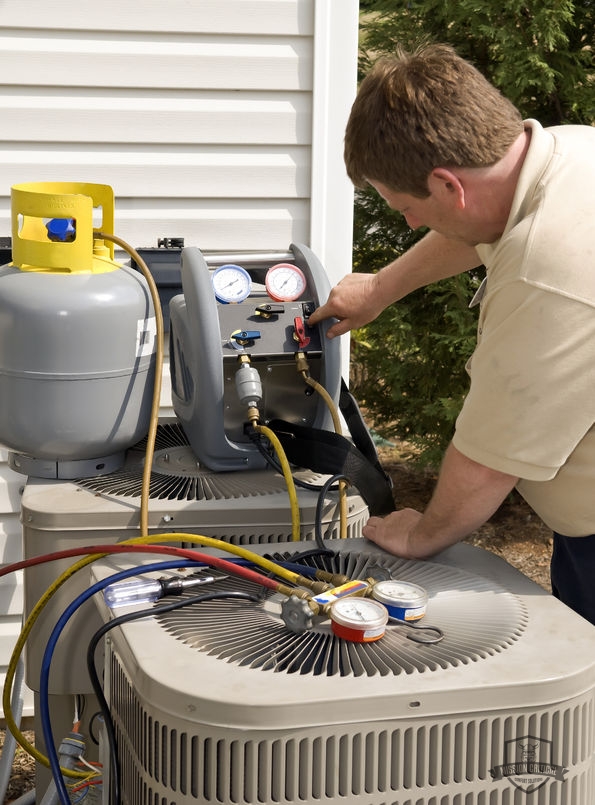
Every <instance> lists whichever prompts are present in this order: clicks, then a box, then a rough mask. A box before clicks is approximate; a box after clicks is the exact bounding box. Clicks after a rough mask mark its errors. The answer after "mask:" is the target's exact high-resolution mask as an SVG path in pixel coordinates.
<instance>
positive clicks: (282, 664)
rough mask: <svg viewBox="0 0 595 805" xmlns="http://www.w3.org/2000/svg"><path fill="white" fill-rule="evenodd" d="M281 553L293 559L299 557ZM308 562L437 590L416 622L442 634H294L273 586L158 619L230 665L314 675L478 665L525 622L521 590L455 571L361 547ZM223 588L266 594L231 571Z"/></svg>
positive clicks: (318, 627) (323, 629) (393, 627)
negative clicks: (438, 637)
mask: <svg viewBox="0 0 595 805" xmlns="http://www.w3.org/2000/svg"><path fill="white" fill-rule="evenodd" d="M283 556H284V558H286V559H288V560H292V556H293V557H295V554H291V553H286V554H284V555H283ZM276 558H277V560H280V557H276ZM306 561H307V562H308V564H310V565H315V566H319V567H323V568H324V569H327V570H332V571H334V572H337V573H344V574H345V575H347V576H349V577H351V578H367V577H368V576H370V575H373V574H374V573H375V572H376V573H377V572H378V570H379V568H382V569H383V570H385V571H388V573H390V575H391V576H392V577H393V578H396V579H400V580H402V581H410V582H413V583H415V584H418V585H420V586H422V587H424V588H425V589H426V590H427V592H428V595H429V604H428V612H427V615H426V617H425V619H424V620H423V621H421V622H420V623H419V624H418V625H420V626H421V625H423V626H430V625H431V626H435V627H439V628H440V629H441V630H442V631H443V632H444V635H445V636H444V639H443V640H442V641H441V642H438V643H433V644H420V643H418V642H414V641H412V640H411V639H409V638H410V635H411V634H412V633H411V627H407V626H403V625H398V624H389V627H388V629H387V631H386V634H385V635H384V637H382V638H381V639H380V640H378V641H376V642H373V643H365V644H360V643H351V642H348V641H346V640H342V639H340V638H338V637H336V636H335V635H334V634H333V633H332V631H331V628H330V623H329V621H328V620H321V621H320V622H316V623H315V625H314V627H313V628H312V629H311V630H309V631H306V632H304V633H302V634H295V633H293V632H291V631H289V630H288V629H287V627H286V626H285V624H284V623H283V621H282V620H281V617H280V615H279V614H277V613H278V607H277V608H276V607H275V606H274V603H275V598H274V596H273V597H271V595H270V593H269V591H266V593H265V594H263V595H262V598H261V601H260V602H258V603H256V602H254V603H253V602H250V601H247V600H239V599H236V600H233V599H221V600H214V601H209V602H202V603H200V604H194V605H190V606H188V607H186V608H183V609H179V610H176V611H174V612H171V613H166V614H162V615H159V616H158V620H159V622H160V624H161V625H162V627H163V628H164V629H166V630H167V631H168V632H169V633H170V634H171V635H173V636H174V637H176V638H177V639H178V640H181V641H182V642H184V643H186V644H187V645H189V646H191V647H193V648H195V649H197V650H198V651H202V652H207V653H208V654H209V655H212V656H216V657H218V658H219V659H221V660H224V661H226V662H228V663H234V664H237V665H240V666H245V667H250V668H254V669H260V670H262V671H263V672H267V671H269V672H276V673H292V674H307V675H314V676H319V675H324V676H335V675H340V676H346V675H353V676H374V675H382V676H386V675H389V674H393V675H399V674H413V673H423V672H427V671H436V670H438V669H440V668H448V667H452V666H458V665H461V664H467V663H469V662H476V661H478V660H481V659H484V658H487V657H489V656H490V655H493V654H495V653H497V652H501V651H504V650H505V649H506V648H507V647H508V646H510V645H511V644H512V643H514V642H515V641H516V640H518V639H519V637H520V636H521V634H522V633H523V631H524V629H525V626H526V622H527V616H526V613H525V610H524V607H523V605H522V603H521V601H520V600H519V599H518V598H517V597H516V596H515V595H513V594H511V593H509V592H508V591H506V590H505V589H504V588H500V587H499V586H498V585H497V584H495V583H494V582H492V581H489V582H488V581H487V580H485V579H483V578H481V577H478V576H475V575H470V574H468V573H465V572H463V571H461V570H458V569H456V568H449V567H446V566H444V565H439V564H436V563H431V562H412V561H407V560H403V559H395V558H394V557H386V558H384V557H382V558H379V557H377V556H376V557H373V558H371V557H370V556H369V555H368V554H364V553H356V552H353V551H346V552H342V551H338V552H337V553H335V554H334V555H333V556H332V557H326V556H325V557H324V558H322V559H321V558H319V557H316V558H310V559H308V560H306ZM217 589H218V590H244V591H246V592H250V593H252V594H257V595H260V594H261V592H262V589H263V588H260V587H259V586H258V585H254V584H251V583H250V582H246V581H244V580H239V579H238V580H235V579H230V578H228V579H225V580H222V581H220V582H218V583H217ZM187 595H188V596H189V595H190V593H188V594H187Z"/></svg>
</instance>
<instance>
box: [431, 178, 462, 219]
mask: <svg viewBox="0 0 595 805" xmlns="http://www.w3.org/2000/svg"><path fill="white" fill-rule="evenodd" d="M428 190H429V191H430V193H432V195H433V196H435V197H436V198H438V199H442V200H445V201H447V202H449V203H450V204H455V205H456V207H457V209H459V210H463V209H465V188H464V186H463V184H462V182H461V179H460V178H459V176H458V175H457V174H456V173H453V171H451V170H448V168H434V170H433V171H432V172H431V173H430V175H429V177H428Z"/></svg>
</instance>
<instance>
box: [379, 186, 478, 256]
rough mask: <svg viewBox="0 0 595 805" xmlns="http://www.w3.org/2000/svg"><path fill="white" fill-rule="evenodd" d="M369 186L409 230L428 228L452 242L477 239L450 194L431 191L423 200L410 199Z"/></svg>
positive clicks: (402, 194) (410, 197) (409, 197)
mask: <svg viewBox="0 0 595 805" xmlns="http://www.w3.org/2000/svg"><path fill="white" fill-rule="evenodd" d="M368 183H369V184H370V185H371V186H372V187H373V188H374V189H375V190H376V191H377V193H378V194H379V195H380V196H382V198H383V199H384V200H385V201H386V203H387V204H388V206H389V207H390V208H391V209H393V210H396V211H397V212H400V213H401V215H402V216H403V217H404V218H405V220H406V221H407V224H408V225H409V226H410V227H411V229H419V227H421V226H427V227H429V228H430V229H433V230H434V231H435V232H438V233H440V234H441V235H444V236H445V237H447V238H451V239H453V240H460V241H463V242H464V243H468V244H469V245H475V244H476V243H477V242H478V240H477V239H476V238H473V237H472V235H471V233H470V232H469V231H468V225H466V223H465V220H464V218H463V216H462V215H461V209H460V207H459V206H457V203H456V197H455V195H454V194H449V193H444V192H441V193H439V194H438V193H435V192H430V195H429V196H426V198H419V197H418V196H412V195H410V194H409V193H399V192H397V191H395V190H391V189H390V188H389V187H387V186H386V185H384V184H382V183H381V182H378V181H370V180H368Z"/></svg>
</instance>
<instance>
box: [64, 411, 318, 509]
mask: <svg viewBox="0 0 595 805" xmlns="http://www.w3.org/2000/svg"><path fill="white" fill-rule="evenodd" d="M145 446H146V439H145V440H143V441H141V442H139V443H138V444H137V445H135V447H134V448H132V449H131V450H130V452H129V457H128V461H127V463H126V465H125V466H124V467H123V468H122V469H120V470H117V471H116V472H112V473H110V474H108V475H101V476H95V477H93V478H79V479H77V480H76V483H77V484H78V485H79V486H81V487H84V488H85V489H89V490H90V491H92V492H98V493H102V494H106V495H114V496H116V497H140V495H141V493H142V484H143V466H142V461H143V457H144V452H145ZM301 474H302V476H303V477H302V480H304V481H307V482H311V483H320V478H321V476H320V475H318V474H315V473H311V472H309V471H301ZM270 494H279V495H281V494H287V486H286V483H285V480H284V478H283V477H282V476H281V475H278V474H277V473H275V472H272V471H270V470H261V471H259V470H251V471H246V472H214V471H212V470H209V469H207V468H206V467H203V466H201V465H200V464H199V462H198V461H197V459H196V457H195V456H194V454H193V452H192V450H191V448H190V446H189V444H188V439H187V438H186V434H185V433H184V431H183V429H182V427H181V426H180V425H179V424H178V423H167V424H164V425H159V426H158V428H157V434H156V438H155V453H154V459H153V468H152V473H151V479H150V486H149V496H150V497H151V499H153V500H189V501H198V500H205V501H210V500H223V501H224V500H230V499H242V498H255V497H256V498H258V497H262V496H264V495H270Z"/></svg>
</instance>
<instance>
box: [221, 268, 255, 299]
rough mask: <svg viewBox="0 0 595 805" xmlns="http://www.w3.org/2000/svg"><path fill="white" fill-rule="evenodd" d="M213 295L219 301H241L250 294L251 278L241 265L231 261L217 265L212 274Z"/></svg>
mask: <svg viewBox="0 0 595 805" xmlns="http://www.w3.org/2000/svg"><path fill="white" fill-rule="evenodd" d="M212 282H213V288H214V290H215V296H216V297H217V299H218V300H219V302H224V303H230V302H243V301H244V299H246V298H247V297H248V295H249V294H250V290H251V288H252V280H251V279H250V274H248V272H247V271H246V269H245V268H242V266H236V265H234V264H233V263H227V264H226V265H223V266H219V268H217V269H215V271H214V272H213V275H212Z"/></svg>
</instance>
